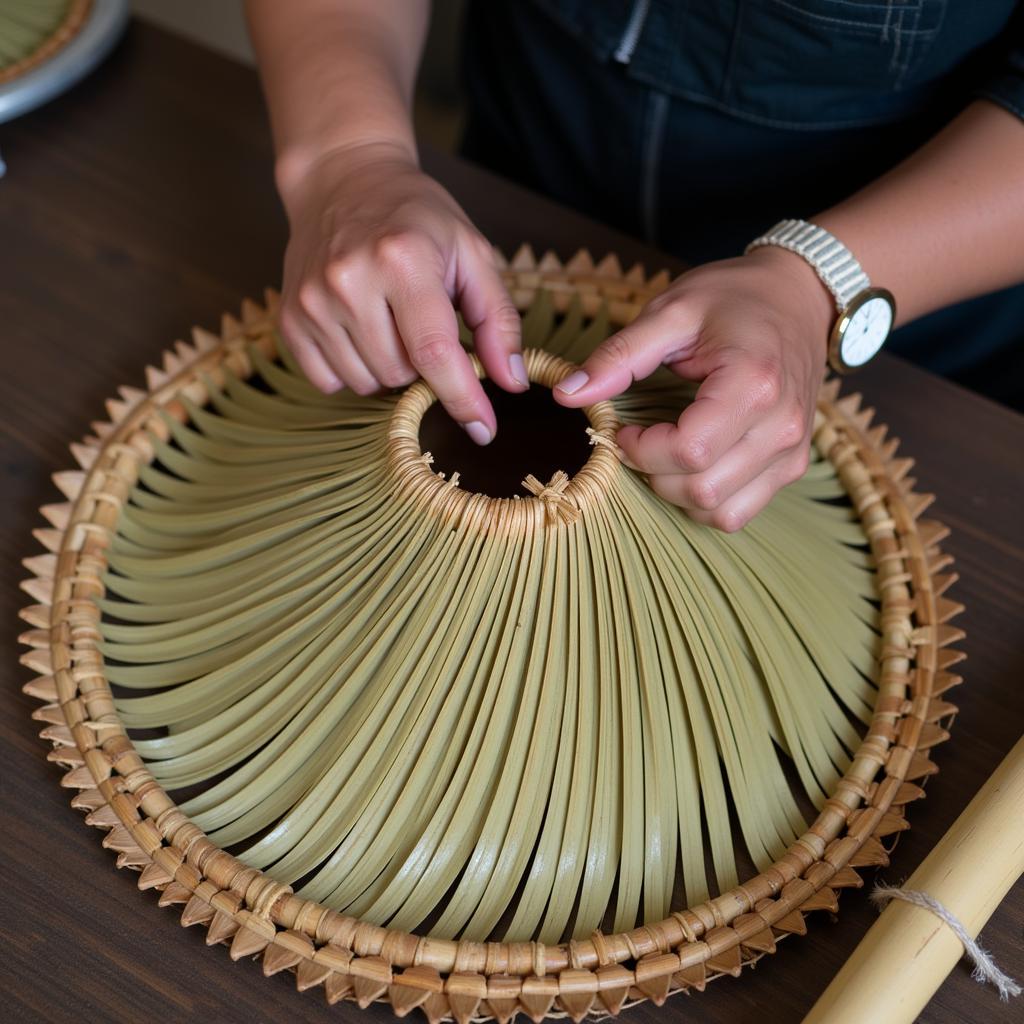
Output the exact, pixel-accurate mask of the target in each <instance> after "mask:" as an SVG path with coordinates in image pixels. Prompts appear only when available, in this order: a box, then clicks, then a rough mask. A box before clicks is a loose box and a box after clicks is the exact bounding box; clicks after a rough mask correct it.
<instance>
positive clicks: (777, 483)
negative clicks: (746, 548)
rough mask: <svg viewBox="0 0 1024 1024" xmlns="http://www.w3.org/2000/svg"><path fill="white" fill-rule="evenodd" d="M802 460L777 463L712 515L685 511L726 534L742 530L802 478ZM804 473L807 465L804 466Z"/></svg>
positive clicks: (707, 512)
mask: <svg viewBox="0 0 1024 1024" xmlns="http://www.w3.org/2000/svg"><path fill="white" fill-rule="evenodd" d="M800 466H801V460H800V459H797V460H795V461H794V460H793V459H792V458H790V459H779V460H778V461H777V462H775V463H774V464H773V465H772V466H771V467H769V468H768V469H767V470H766V471H765V472H764V473H762V474H761V475H760V476H758V477H755V478H754V479H753V480H752V481H751V482H750V483H749V484H747V485H746V487H743V488H741V489H740V490H739V491H737V492H736V493H735V494H734V495H732V497H730V498H729V499H728V500H727V501H725V502H724V503H723V504H721V505H720V506H719V507H718V508H716V509H714V510H713V511H710V512H709V511H706V510H704V509H687V510H686V514H687V515H688V516H690V518H691V519H694V520H696V521H697V522H699V523H704V524H706V525H708V526H714V527H715V528H717V529H719V530H723V531H724V532H726V533H735V532H736V531H737V530H741V529H743V527H744V526H746V525H747V524H748V523H749V522H750V521H751V519H753V518H754V516H756V515H757V514H758V513H759V512H761V511H762V510H763V509H764V508H765V507H766V506H767V505H768V503H769V502H770V501H771V500H772V498H774V497H775V495H776V494H777V493H778V492H779V491H780V490H781V489H782V488H783V487H785V486H786V485H787V484H790V483H792V482H793V481H794V480H796V479H799V477H800V476H801V475H802V470H801V469H800ZM803 467H804V469H806V462H803Z"/></svg>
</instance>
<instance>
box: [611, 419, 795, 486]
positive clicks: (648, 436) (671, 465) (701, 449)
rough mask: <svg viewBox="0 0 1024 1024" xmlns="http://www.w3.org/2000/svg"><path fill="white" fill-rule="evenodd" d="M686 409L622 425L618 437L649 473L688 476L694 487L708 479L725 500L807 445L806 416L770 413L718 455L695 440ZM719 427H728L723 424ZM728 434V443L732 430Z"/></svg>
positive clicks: (630, 460)
mask: <svg viewBox="0 0 1024 1024" xmlns="http://www.w3.org/2000/svg"><path fill="white" fill-rule="evenodd" d="M687 414H688V410H684V411H683V413H682V414H681V415H680V417H679V422H678V423H677V424H673V423H656V424H654V425H653V426H651V427H648V428H646V429H641V428H640V427H638V426H630V427H623V428H622V429H621V430H620V431H619V433H618V436H617V437H616V442H617V443H618V445H619V448H620V450H621V456H622V458H623V460H624V461H625V462H626V463H627V464H628V465H630V466H632V467H633V468H634V469H638V470H640V471H641V472H644V473H677V474H683V475H686V476H687V477H688V478H689V480H690V483H691V485H692V486H694V487H697V486H698V485H699V484H705V485H707V486H709V487H710V489H711V490H713V491H716V492H718V493H719V494H720V495H721V498H722V499H724V498H725V497H727V496H728V495H729V494H731V493H734V492H735V491H737V490H739V488H740V487H742V486H744V485H745V484H746V483H748V482H749V480H751V479H753V477H754V476H755V475H756V474H757V473H759V472H761V471H762V470H763V468H764V467H765V466H766V465H768V463H770V462H772V461H774V459H776V458H778V457H780V456H783V455H785V454H786V453H787V452H791V451H794V450H796V449H797V448H799V447H800V446H801V445H805V446H806V444H807V440H808V436H807V435H808V430H809V423H805V422H804V420H803V419H802V417H796V418H794V417H789V416H786V415H780V414H777V413H770V414H767V415H765V416H764V417H763V418H762V419H759V420H755V421H754V423H753V424H752V425H751V426H750V428H749V429H748V430H747V432H746V433H745V434H743V435H742V436H741V437H740V438H739V440H737V442H736V443H735V444H734V445H733V446H732V447H731V448H729V449H727V450H726V451H724V452H722V453H721V454H719V452H718V451H717V450H716V449H714V448H712V447H709V446H708V445H707V444H705V443H703V441H702V439H701V438H700V436H699V435H697V437H696V440H695V436H694V434H692V433H691V432H690V430H689V429H688V423H689V421H688V419H687ZM719 429H720V430H721V429H724V428H723V427H722V426H721V424H720V425H719ZM724 436H725V438H726V441H723V444H722V447H723V448H724V447H725V443H727V439H728V437H729V436H730V435H728V434H725V435H724ZM698 505H700V503H699V502H698Z"/></svg>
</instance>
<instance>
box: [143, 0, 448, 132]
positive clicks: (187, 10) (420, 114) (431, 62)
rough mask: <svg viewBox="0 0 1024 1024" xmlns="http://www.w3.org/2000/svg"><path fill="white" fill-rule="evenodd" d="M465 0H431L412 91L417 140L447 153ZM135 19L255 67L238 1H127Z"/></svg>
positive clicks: (240, 4) (242, 12) (242, 13)
mask: <svg viewBox="0 0 1024 1024" xmlns="http://www.w3.org/2000/svg"><path fill="white" fill-rule="evenodd" d="M464 3H465V0H434V3H433V10H432V15H431V20H430V34H429V36H428V37H427V45H426V49H425V51H424V54H423V63H422V65H421V67H420V77H419V82H418V84H417V90H416V109H415V121H416V130H417V133H418V135H419V137H420V138H421V139H424V140H425V141H427V142H429V143H431V144H432V145H434V146H437V147H438V148H439V149H443V150H446V151H449V152H450V151H452V150H453V149H454V147H455V143H456V140H457V139H458V137H459V131H460V125H461V103H460V92H459V67H458V52H459V33H460V29H461V25H462V11H463V7H464ZM131 7H132V10H133V12H134V13H135V14H137V15H138V16H139V17H140V18H145V19H146V20H147V21H151V22H153V23H154V24H156V25H160V26H161V27H163V28H166V29H170V30H171V31H172V32H177V33H178V34H179V35H183V36H187V37H188V38H189V39H193V40H195V41H196V42H198V43H202V44H203V45H204V46H208V47H209V48H210V49H212V50H216V51H217V52H218V53H222V54H225V55H226V56H228V57H233V58H234V59H235V60H238V61H241V62H243V63H245V64H251V65H255V63H256V60H255V57H254V56H253V52H252V47H251V46H250V45H249V35H248V33H247V31H246V28H245V14H244V11H243V9H242V0H131Z"/></svg>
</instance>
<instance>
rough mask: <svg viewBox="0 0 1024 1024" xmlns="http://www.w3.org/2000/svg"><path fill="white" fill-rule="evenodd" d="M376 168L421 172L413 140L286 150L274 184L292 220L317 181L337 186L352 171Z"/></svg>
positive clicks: (276, 165) (374, 139)
mask: <svg viewBox="0 0 1024 1024" xmlns="http://www.w3.org/2000/svg"><path fill="white" fill-rule="evenodd" d="M374 164H391V165H393V166H396V167H401V168H404V169H406V170H407V169H409V168H418V167H419V158H418V155H417V153H416V147H415V144H414V143H413V142H412V140H411V139H409V140H403V139H400V138H394V137H391V136H384V137H379V136H378V137H374V136H367V137H359V138H353V139H346V140H345V141H344V142H340V143H337V144H335V145H332V146H328V147H326V148H325V147H322V146H321V147H311V146H303V145H291V146H286V147H284V148H283V149H282V150H281V152H280V153H279V154H278V156H277V159H276V161H275V163H274V180H275V183H276V185H277V190H278V193H279V195H280V196H281V202H282V203H283V204H284V207H285V211H286V212H287V213H288V215H289V217H290V216H291V215H292V211H293V209H294V208H295V207H297V206H299V205H301V203H302V202H303V199H304V197H305V196H306V195H307V194H308V193H309V192H310V191H315V185H316V183H317V181H320V180H326V181H327V182H328V183H331V184H333V183H336V182H337V181H338V180H339V179H340V178H341V177H343V176H345V175H346V174H349V173H352V172H353V171H356V170H360V169H362V168H364V167H369V166H372V165H374Z"/></svg>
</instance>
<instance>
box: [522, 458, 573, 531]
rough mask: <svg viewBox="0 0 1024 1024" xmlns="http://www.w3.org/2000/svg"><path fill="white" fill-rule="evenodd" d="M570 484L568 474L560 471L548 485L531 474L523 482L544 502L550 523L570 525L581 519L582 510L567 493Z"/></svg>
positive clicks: (527, 488)
mask: <svg viewBox="0 0 1024 1024" xmlns="http://www.w3.org/2000/svg"><path fill="white" fill-rule="evenodd" d="M568 483H569V476H568V474H567V473H565V472H564V471H563V470H561V469H560V470H558V472H557V473H555V475H554V476H553V477H552V478H551V479H550V480H549V481H548V482H547V483H546V484H542V483H541V482H540V481H539V480H538V479H537V478H536V477H535V476H534V475H533V474H532V473H531V474H530V475H529V476H528V477H527V478H526V479H525V480H524V481H523V487H525V488H526V490H528V491H529V492H530V493H531V494H532V495H534V496H535V497H537V498H540V500H541V501H542V502H544V511H545V513H546V515H547V520H548V522H549V523H551V524H555V523H558V522H562V523H565V524H566V525H568V524H570V523H574V522H576V520H577V519H579V517H580V510H579V509H578V508H577V507H576V505H575V504H574V503H573V502H572V500H571V499H570V497H569V495H567V494H566V493H565V488H566V486H567V485H568Z"/></svg>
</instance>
